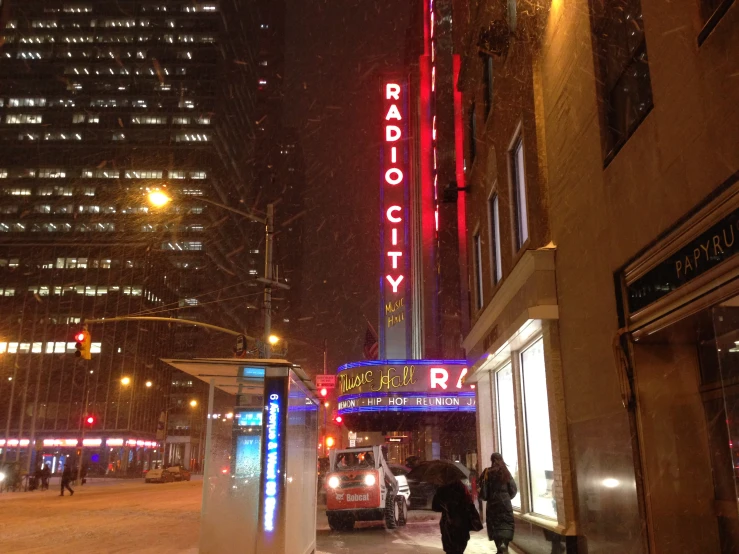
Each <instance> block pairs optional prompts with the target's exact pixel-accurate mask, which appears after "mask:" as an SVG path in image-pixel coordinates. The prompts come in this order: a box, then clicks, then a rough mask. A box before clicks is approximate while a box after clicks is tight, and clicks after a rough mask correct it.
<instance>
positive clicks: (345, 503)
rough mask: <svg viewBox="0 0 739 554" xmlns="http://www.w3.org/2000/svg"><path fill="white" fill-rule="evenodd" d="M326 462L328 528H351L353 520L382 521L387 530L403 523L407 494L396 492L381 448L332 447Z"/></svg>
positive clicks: (396, 482)
mask: <svg viewBox="0 0 739 554" xmlns="http://www.w3.org/2000/svg"><path fill="white" fill-rule="evenodd" d="M329 461H330V467H329V472H328V473H327V475H326V479H325V481H324V482H325V487H326V516H327V517H328V524H329V527H331V529H333V530H340V529H352V528H353V527H354V522H355V521H384V522H385V527H387V528H388V529H395V528H396V527H398V526H399V525H405V522H406V516H407V513H408V505H407V501H406V497H405V496H403V495H401V494H400V493H399V485H398V481H397V479H396V478H395V476H394V475H393V473H392V472H391V471H390V468H389V467H388V465H387V463H386V462H385V452H383V447H380V446H372V447H369V448H367V447H365V448H347V449H344V450H332V451H331V452H330V453H329Z"/></svg>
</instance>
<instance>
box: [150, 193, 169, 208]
mask: <svg viewBox="0 0 739 554" xmlns="http://www.w3.org/2000/svg"><path fill="white" fill-rule="evenodd" d="M148 196H149V203H150V204H151V205H153V206H155V207H157V208H161V207H163V206H166V205H167V204H169V203H170V202H171V201H172V198H170V197H169V196H168V195H167V193H166V192H162V191H161V190H153V191H151V192H150V193H149V195H148Z"/></svg>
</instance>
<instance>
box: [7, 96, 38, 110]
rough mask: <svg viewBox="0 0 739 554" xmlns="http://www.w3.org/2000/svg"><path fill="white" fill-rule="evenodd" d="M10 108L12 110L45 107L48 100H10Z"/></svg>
mask: <svg viewBox="0 0 739 554" xmlns="http://www.w3.org/2000/svg"><path fill="white" fill-rule="evenodd" d="M8 106H9V107H11V108H26V107H30V108H35V107H44V106H46V98H8Z"/></svg>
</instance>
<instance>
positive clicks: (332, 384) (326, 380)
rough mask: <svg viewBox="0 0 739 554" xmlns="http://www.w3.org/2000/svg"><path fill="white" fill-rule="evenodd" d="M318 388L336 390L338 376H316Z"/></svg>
mask: <svg viewBox="0 0 739 554" xmlns="http://www.w3.org/2000/svg"><path fill="white" fill-rule="evenodd" d="M316 388H318V389H333V388H336V375H316Z"/></svg>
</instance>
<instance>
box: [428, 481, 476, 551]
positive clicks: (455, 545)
mask: <svg viewBox="0 0 739 554" xmlns="http://www.w3.org/2000/svg"><path fill="white" fill-rule="evenodd" d="M431 509H432V510H434V511H435V512H441V521H439V529H440V530H441V544H442V547H443V548H444V552H446V553H447V554H463V553H464V551H465V549H466V548H467V543H468V542H469V540H470V531H480V530H481V529H482V521H480V514H478V513H477V509H475V504H474V502H473V501H472V496H470V493H469V491H468V490H467V487H465V486H464V483H462V481H461V480H460V479H454V480H453V481H451V482H450V483H447V484H446V485H442V486H440V487H439V488H438V489H437V491H436V494H435V495H434V499H433V501H432V503H431Z"/></svg>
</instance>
